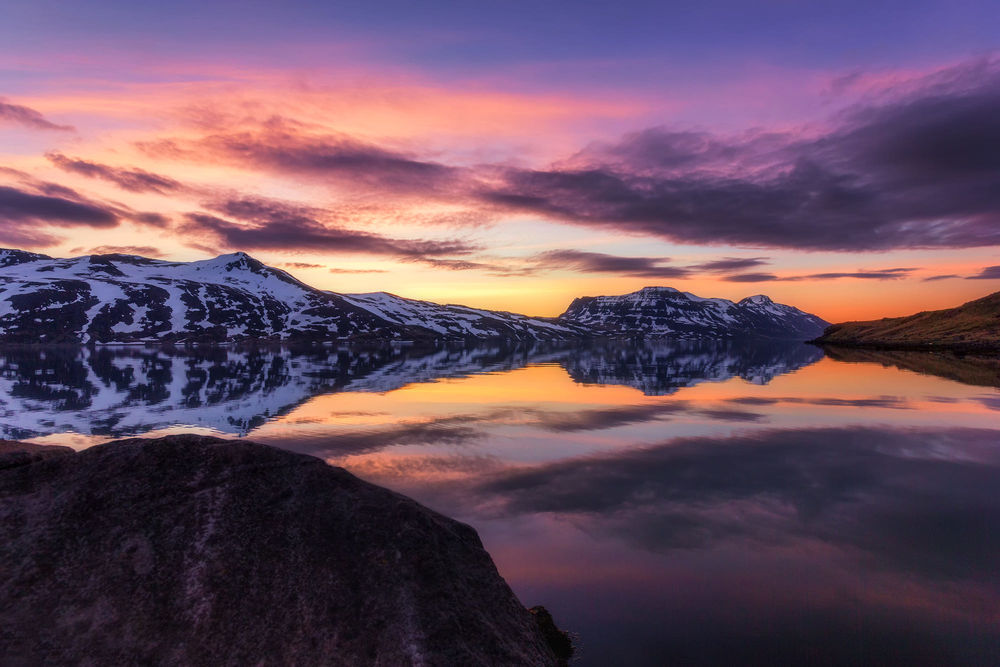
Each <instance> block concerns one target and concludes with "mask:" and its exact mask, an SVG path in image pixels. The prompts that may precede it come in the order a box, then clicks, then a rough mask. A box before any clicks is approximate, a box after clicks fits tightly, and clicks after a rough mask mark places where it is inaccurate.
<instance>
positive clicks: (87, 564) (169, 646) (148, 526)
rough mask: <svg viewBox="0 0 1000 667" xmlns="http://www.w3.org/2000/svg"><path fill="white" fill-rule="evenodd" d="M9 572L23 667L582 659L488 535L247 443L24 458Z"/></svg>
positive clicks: (3, 492)
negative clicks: (521, 595) (503, 565)
mask: <svg viewBox="0 0 1000 667" xmlns="http://www.w3.org/2000/svg"><path fill="white" fill-rule="evenodd" d="M0 563H2V564H3V567H2V568H0V655H2V656H3V659H2V660H0V662H2V663H3V664H5V665H43V664H48V665H70V664H92V665H114V664H156V665H165V666H172V665H400V666H406V665H410V666H416V665H481V666H483V667H485V666H487V665H539V666H543V665H544V666H552V667H555V666H556V665H559V664H565V662H564V660H565V658H568V655H566V654H567V653H568V652H570V651H571V649H570V650H569V651H568V650H567V647H566V646H565V643H566V641H565V640H566V637H565V635H564V634H563V633H561V632H559V631H558V630H556V629H555V628H554V626H552V624H551V620H550V618H549V617H548V614H544V613H538V611H539V610H535V613H532V612H529V610H527V609H525V608H524V606H522V605H521V603H520V602H519V601H518V600H517V598H516V597H515V595H514V593H513V592H512V591H511V589H510V588H509V587H508V586H507V584H506V582H505V581H504V580H503V579H502V578H501V577H500V575H499V574H498V573H497V570H496V567H495V565H494V564H493V561H492V559H491V558H490V556H489V554H488V553H487V552H486V551H485V549H483V546H482V543H481V542H480V540H479V536H478V535H477V534H476V532H475V530H473V529H472V528H471V527H469V526H467V525H465V524H462V523H459V522H457V521H454V520H452V519H449V518H447V517H445V516H442V515H440V514H437V513H436V512H433V511H431V510H429V509H427V508H425V507H423V506H422V505H419V504H418V503H416V502H415V501H413V500H410V499H409V498H406V497H404V496H401V495H399V494H396V493H393V492H391V491H389V490H387V489H383V488H380V487H377V486H374V485H372V484H369V483H367V482H364V481H362V480H360V479H358V478H357V477H355V476H353V475H351V474H350V473H348V472H347V471H346V470H344V469H342V468H335V467H332V466H329V465H327V464H326V463H325V462H324V461H322V460H320V459H317V458H314V457H311V456H305V455H302V454H294V453H292V452H288V451H284V450H280V449H275V448H272V447H267V446H264V445H258V444H254V443H251V442H245V441H235V440H220V439H217V438H205V437H199V436H190V435H182V436H171V437H168V438H160V439H139V440H128V441H120V442H115V443H109V444H106V445H100V446H97V447H93V448H90V449H87V450H84V451H82V452H80V453H72V452H64V451H63V452H53V453H51V455H49V456H42V455H41V454H39V451H38V448H37V447H35V448H30V449H29V450H28V451H26V452H25V453H24V454H19V453H18V452H17V451H16V447H11V446H9V444H8V446H7V447H4V448H0ZM553 635H554V636H553ZM553 639H556V640H559V639H561V640H562V641H561V642H553V641H552V640H553ZM557 643H560V644H562V646H561V647H560V648H561V649H562V650H561V651H560V653H561V655H560V656H559V657H557V654H556V652H555V651H554V645H555V644H557Z"/></svg>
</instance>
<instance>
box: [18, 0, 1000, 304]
mask: <svg viewBox="0 0 1000 667" xmlns="http://www.w3.org/2000/svg"><path fill="white" fill-rule="evenodd" d="M67 5H70V6H67ZM0 15H2V16H3V17H4V18H3V20H2V21H0V246H3V247H13V248H23V249H27V250H32V251H35V252H42V253H45V254H48V255H52V256H76V255H81V254H90V253H109V252H124V253H131V254H141V255H145V256H151V257H159V258H163V259H170V260H185V261H187V260H196V259H204V258H207V257H212V256H215V255H218V254H222V253H228V252H234V251H245V252H248V253H250V254H251V255H253V256H255V257H258V258H259V259H261V260H262V261H265V262H267V263H269V264H271V265H273V266H277V267H279V268H283V269H285V270H287V271H289V272H290V273H292V274H293V275H295V276H296V277H298V278H300V279H301V280H303V281H305V282H307V283H309V284H312V285H314V286H316V287H320V288H323V289H330V290H335V291H341V292H371V291H388V292H392V293H395V294H399V295H401V296H406V297H412V298H419V299H428V300H432V301H437V302H442V303H463V304H467V305H472V306H478V307H486V308H495V309H503V310H512V311H517V312H524V313H528V314H532V315H558V314H559V313H560V312H562V311H563V310H564V309H565V308H566V306H567V305H568V304H569V302H570V301H571V300H572V299H573V298H575V297H577V296H584V295H599V294H621V293H625V292H629V291H633V290H636V289H639V288H641V287H644V286H647V285H669V286H672V287H676V288H678V289H681V290H685V291H690V292H693V293H695V294H698V295H700V296H712V297H716V296H717V297H726V298H731V299H740V298H743V297H745V296H749V295H753V294H759V293H764V294H768V295H769V296H771V297H772V298H774V299H775V300H777V301H781V302H784V303H790V304H792V305H795V306H798V307H800V308H802V309H803V310H807V311H809V312H813V313H816V314H818V315H820V316H821V317H824V318H825V319H828V320H830V321H843V320H849V319H868V318H877V317H883V316H895V315H905V314H909V313H912V312H917V311H920V310H927V309H935V308H944V307H949V306H954V305H958V304H959V303H962V302H965V301H968V300H971V299H974V298H977V297H979V296H983V295H985V294H988V293H991V292H994V291H997V290H1000V253H998V252H997V251H998V246H1000V114H998V113H997V109H1000V51H998V46H1000V45H998V43H997V42H998V38H997V36H998V35H1000V12H998V11H997V10H996V4H995V3H994V2H990V1H988V0H975V1H973V0H961V1H958V2H955V1H952V2H924V1H916V2H914V1H909V2H895V1H894V2H882V1H878V0H875V1H872V0H868V1H866V2H841V3H817V2H793V1H792V0H767V1H762V2H737V1H735V0H727V1H718V0H702V1H699V2H672V3H666V2H638V1H627V2H621V1H619V2H614V3H612V2H579V1H578V2H562V1H561V0H557V1H549V2H531V3H529V2H519V1H508V2H468V1H466V2H435V1H427V2H421V3H412V2H402V1H400V2H374V1H373V2H301V1H292V2H282V3H276V2H274V3H263V2H246V1H244V2H197V3H195V2H186V1H179V2H173V3H135V2H127V3H126V2H118V1H110V0H94V1H93V2H88V3H64V2H54V1H49V0H33V1H32V2H20V1H18V2H11V1H9V0H0Z"/></svg>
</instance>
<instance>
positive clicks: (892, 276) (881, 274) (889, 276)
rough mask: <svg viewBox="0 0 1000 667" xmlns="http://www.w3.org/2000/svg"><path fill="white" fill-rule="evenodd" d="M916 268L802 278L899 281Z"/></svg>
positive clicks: (828, 274) (839, 273)
mask: <svg viewBox="0 0 1000 667" xmlns="http://www.w3.org/2000/svg"><path fill="white" fill-rule="evenodd" d="M916 270H917V269H916V268H898V269H874V270H872V271H847V272H833V273H811V274H809V275H807V276H802V278H805V279H810V280H836V279H838V278H859V279H862V280H899V279H900V278H906V277H908V276H909V275H910V274H911V273H913V272H914V271H916Z"/></svg>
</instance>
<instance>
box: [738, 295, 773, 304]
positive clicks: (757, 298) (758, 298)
mask: <svg viewBox="0 0 1000 667" xmlns="http://www.w3.org/2000/svg"><path fill="white" fill-rule="evenodd" d="M740 303H759V304H768V303H774V301H772V300H771V297H769V296H767V295H766V294H754V295H753V296H748V297H747V298H745V299H742V300H741V301H740Z"/></svg>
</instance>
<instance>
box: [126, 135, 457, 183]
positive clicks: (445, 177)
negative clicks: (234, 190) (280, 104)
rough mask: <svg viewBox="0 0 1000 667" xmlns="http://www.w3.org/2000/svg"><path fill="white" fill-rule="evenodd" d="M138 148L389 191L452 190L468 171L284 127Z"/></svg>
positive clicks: (343, 138) (341, 137)
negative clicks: (335, 180) (209, 158)
mask: <svg viewBox="0 0 1000 667" xmlns="http://www.w3.org/2000/svg"><path fill="white" fill-rule="evenodd" d="M140 147H141V148H143V149H144V150H146V151H147V152H149V153H153V154H157V155H165V156H170V157H173V158H178V157H181V158H188V159H196V160H203V159H204V158H205V157H206V156H209V157H212V158H214V159H217V160H220V161H224V162H229V163H236V164H240V165H246V166H250V167H254V168H264V169H269V170H276V171H280V172H282V173H291V174H298V175H304V176H311V177H319V178H323V179H326V180H330V179H338V180H341V181H343V182H345V183H348V184H351V185H354V186H356V187H369V188H374V189H378V190H380V191H383V192H386V193H405V192H417V193H420V194H421V195H423V196H426V195H429V194H430V193H432V192H433V191H435V190H437V189H438V188H443V187H448V188H453V187H454V186H455V183H454V181H455V180H456V179H459V178H461V177H462V176H463V173H464V171H463V170H462V169H459V168H456V167H450V166H447V165H443V164H439V163H436V162H432V161H427V160H422V159H419V158H418V157H416V156H415V155H411V154H408V153H405V152H402V151H397V150H393V149H389V148H385V147H382V146H377V145H374V144H371V143H366V142H364V141H361V140H358V139H356V138H353V137H350V136H347V135H321V136H317V135H308V134H303V133H301V131H300V130H297V129H296V128H293V127H290V126H286V125H282V126H280V127H274V128H265V129H262V130H259V131H248V132H237V133H224V132H222V133H215V134H211V135H207V136H204V137H202V138H201V139H199V140H198V141H196V142H194V144H191V145H187V144H183V143H181V142H177V141H172V140H162V141H157V142H151V143H144V144H141V145H140Z"/></svg>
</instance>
